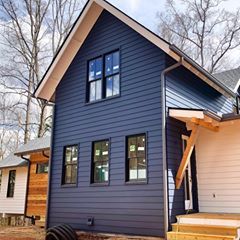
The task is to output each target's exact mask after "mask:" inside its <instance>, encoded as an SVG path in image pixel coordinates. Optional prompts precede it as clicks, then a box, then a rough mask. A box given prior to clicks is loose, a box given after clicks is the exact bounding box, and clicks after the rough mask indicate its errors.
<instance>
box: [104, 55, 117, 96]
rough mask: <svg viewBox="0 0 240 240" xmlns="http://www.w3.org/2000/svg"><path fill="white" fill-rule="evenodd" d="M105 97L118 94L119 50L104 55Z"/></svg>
mask: <svg viewBox="0 0 240 240" xmlns="http://www.w3.org/2000/svg"><path fill="white" fill-rule="evenodd" d="M104 74H105V78H106V97H111V96H114V95H118V94H119V86H120V84H119V51H117V52H113V53H111V54H108V55H106V56H105V72H104Z"/></svg>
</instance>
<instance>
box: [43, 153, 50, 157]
mask: <svg viewBox="0 0 240 240" xmlns="http://www.w3.org/2000/svg"><path fill="white" fill-rule="evenodd" d="M42 155H43V156H44V157H45V158H49V157H50V156H49V155H47V154H46V153H45V151H42Z"/></svg>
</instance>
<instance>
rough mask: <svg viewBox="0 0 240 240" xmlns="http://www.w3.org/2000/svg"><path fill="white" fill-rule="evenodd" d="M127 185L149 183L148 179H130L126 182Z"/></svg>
mask: <svg viewBox="0 0 240 240" xmlns="http://www.w3.org/2000/svg"><path fill="white" fill-rule="evenodd" d="M125 184H126V185H145V184H148V182H147V180H143V181H140V180H139V181H136V180H135V181H134V180H133V181H128V182H125Z"/></svg>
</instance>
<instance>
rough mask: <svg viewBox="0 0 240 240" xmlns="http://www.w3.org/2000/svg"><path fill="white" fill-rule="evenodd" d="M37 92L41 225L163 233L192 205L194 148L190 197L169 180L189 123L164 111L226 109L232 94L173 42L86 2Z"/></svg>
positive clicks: (99, 0) (105, 6)
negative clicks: (45, 178) (46, 141)
mask: <svg viewBox="0 0 240 240" xmlns="http://www.w3.org/2000/svg"><path fill="white" fill-rule="evenodd" d="M35 96H36V97H38V98H41V99H46V100H47V101H51V102H54V103H55V111H54V121H53V130H52V154H51V166H50V182H49V193H48V212H47V227H51V226H54V225H57V224H61V223H67V224H70V225H71V226H72V227H74V228H75V229H80V230H86V231H98V232H114V233H126V234H137V235H152V236H164V234H165V232H166V231H167V230H168V229H169V227H170V224H171V223H174V222H175V220H176V216H177V215H179V214H184V213H185V210H186V202H187V203H190V204H191V211H193V212H194V211H195V212H198V211H199V206H198V190H197V178H196V177H195V176H196V158H195V154H194V151H193V153H192V155H191V162H192V170H191V174H192V175H193V177H192V184H193V185H192V192H191V194H192V196H191V199H190V198H189V197H188V196H186V186H187V184H188V183H187V182H186V181H185V185H184V184H182V185H181V187H180V188H179V189H176V187H175V177H176V174H177V171H178V168H179V165H180V162H181V159H182V156H183V147H182V145H183V144H184V138H183V137H182V136H183V135H184V136H186V139H187V137H189V136H190V133H191V131H189V128H188V127H187V124H186V123H185V122H183V121H180V120H179V119H176V118H173V117H170V116H169V111H170V110H177V109H181V110H182V111H186V110H191V111H193V110H194V111H195V112H197V110H199V112H200V110H205V111H206V110H207V111H208V112H209V113H210V112H211V114H216V115H217V114H220V113H229V112H232V105H233V104H232V99H233V98H234V97H235V94H234V93H233V92H232V91H231V90H229V89H228V88H227V87H225V86H224V85H223V84H221V83H220V82H218V81H217V80H216V79H215V78H214V77H213V76H211V75H210V74H209V73H207V72H206V71H204V70H203V69H202V68H201V67H199V66H198V65H197V64H196V63H194V62H193V61H192V60H191V59H189V58H188V57H187V56H185V55H184V54H183V53H182V52H180V51H179V50H178V49H177V48H176V47H174V46H172V45H170V44H169V43H167V42H165V41H164V40H162V39H160V38H159V37H158V36H156V35H154V34H153V33H152V32H150V31H149V30H147V29H145V28H144V27H143V26H141V25H140V24H138V23H137V22H135V21H134V20H133V19H131V18H129V17H128V16H126V15H125V14H124V13H122V12H121V11H120V10H118V9H116V8H115V7H113V6H112V5H110V4H109V3H107V2H105V1H103V0H90V1H89V2H88V3H87V5H86V6H85V8H84V9H83V11H82V13H81V15H80V16H79V18H78V19H77V21H76V23H75V25H74V26H73V29H72V30H71V32H70V34H69V36H68V37H67V39H66V41H65V42H64V43H63V46H62V47H61V49H60V50H59V52H58V54H57V56H56V57H55V58H54V60H53V62H52V64H51V65H50V67H49V69H48V71H47V72H46V74H45V75H44V77H43V80H42V81H41V82H40V84H39V86H38V88H37V90H36V92H35ZM209 116H210V114H209ZM184 186H185V187H184ZM187 195H188V194H187ZM188 198H189V199H188ZM190 200H191V202H190Z"/></svg>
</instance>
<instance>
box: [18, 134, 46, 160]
mask: <svg viewBox="0 0 240 240" xmlns="http://www.w3.org/2000/svg"><path fill="white" fill-rule="evenodd" d="M49 149H50V137H44V138H36V139H34V140H31V141H29V142H28V143H26V144H24V145H22V146H21V147H20V148H18V149H17V151H15V153H14V154H15V155H17V156H20V155H24V154H30V153H33V152H39V151H44V150H49Z"/></svg>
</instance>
